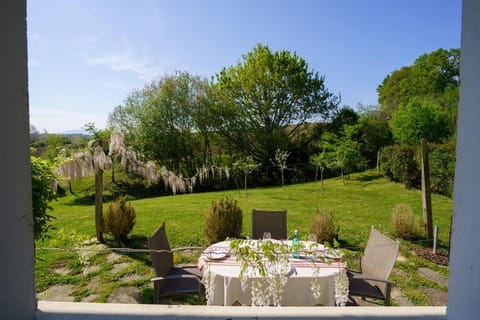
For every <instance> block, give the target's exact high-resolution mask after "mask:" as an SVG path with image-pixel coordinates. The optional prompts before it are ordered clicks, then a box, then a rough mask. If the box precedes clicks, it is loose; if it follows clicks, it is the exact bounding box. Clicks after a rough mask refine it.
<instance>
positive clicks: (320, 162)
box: [310, 150, 333, 191]
mask: <svg viewBox="0 0 480 320" xmlns="http://www.w3.org/2000/svg"><path fill="white" fill-rule="evenodd" d="M331 155H332V154H331V153H330V154H329V153H327V152H325V150H324V151H322V152H320V153H318V154H314V155H312V156H311V157H310V162H311V163H312V164H313V165H314V166H315V168H316V171H315V180H317V179H318V171H320V185H321V186H322V191H323V190H324V189H323V172H324V171H325V169H326V168H328V166H329V165H330V164H331V163H332V162H333V160H332V159H331V158H330V157H331Z"/></svg>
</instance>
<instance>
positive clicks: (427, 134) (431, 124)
mask: <svg viewBox="0 0 480 320" xmlns="http://www.w3.org/2000/svg"><path fill="white" fill-rule="evenodd" d="M449 124H450V122H449V115H448V113H447V112H446V111H445V110H443V109H442V108H441V107H440V106H439V105H438V104H435V103H427V102H422V103H421V102H417V101H412V102H410V103H409V104H407V105H406V106H402V107H400V108H399V110H398V111H397V112H396V113H395V114H394V115H393V117H392V119H391V120H390V126H391V127H392V132H393V137H394V139H395V140H396V141H397V142H399V143H401V144H406V145H409V146H414V145H418V143H420V139H422V138H425V139H427V140H428V141H430V142H433V143H440V142H443V141H444V140H445V139H447V138H448V137H450V136H451V135H452V133H453V128H452V127H451V126H450V125H449Z"/></svg>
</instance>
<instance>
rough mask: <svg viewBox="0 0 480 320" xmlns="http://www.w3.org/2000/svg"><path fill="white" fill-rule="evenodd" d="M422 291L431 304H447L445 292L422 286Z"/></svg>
mask: <svg viewBox="0 0 480 320" xmlns="http://www.w3.org/2000/svg"><path fill="white" fill-rule="evenodd" d="M422 292H423V293H425V295H426V296H427V297H428V299H429V300H430V304H431V305H432V306H446V305H447V292H445V291H443V290H441V289H436V288H422Z"/></svg>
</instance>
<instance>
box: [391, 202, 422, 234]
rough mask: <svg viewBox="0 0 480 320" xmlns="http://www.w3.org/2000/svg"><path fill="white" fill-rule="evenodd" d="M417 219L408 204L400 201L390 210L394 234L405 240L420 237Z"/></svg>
mask: <svg viewBox="0 0 480 320" xmlns="http://www.w3.org/2000/svg"><path fill="white" fill-rule="evenodd" d="M419 225H420V224H419V222H418V219H417V218H416V217H415V215H414V214H413V210H412V208H411V207H410V206H409V205H406V204H403V203H400V204H397V205H396V206H395V207H394V208H393V210H392V227H393V230H394V231H395V234H396V235H397V236H399V237H400V238H402V239H405V240H417V239H419V238H420V226H419Z"/></svg>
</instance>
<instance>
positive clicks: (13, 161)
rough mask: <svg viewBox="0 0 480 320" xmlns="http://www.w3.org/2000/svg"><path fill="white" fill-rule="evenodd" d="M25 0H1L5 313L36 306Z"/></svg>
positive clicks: (26, 313) (0, 218)
mask: <svg viewBox="0 0 480 320" xmlns="http://www.w3.org/2000/svg"><path fill="white" fill-rule="evenodd" d="M25 15H26V3H25V0H23V1H17V0H2V1H0V112H1V114H0V152H1V155H0V319H29V320H30V319H34V317H35V309H36V299H35V281H34V280H35V279H34V251H33V226H32V221H33V220H32V196H31V178H30V160H29V153H30V152H29V135H28V132H29V123H28V88H27V38H26V19H25Z"/></svg>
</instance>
